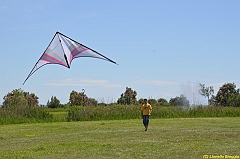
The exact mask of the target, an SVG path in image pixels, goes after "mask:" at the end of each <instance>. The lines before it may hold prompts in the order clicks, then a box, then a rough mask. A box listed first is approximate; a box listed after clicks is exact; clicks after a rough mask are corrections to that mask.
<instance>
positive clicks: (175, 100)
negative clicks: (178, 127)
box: [169, 94, 189, 106]
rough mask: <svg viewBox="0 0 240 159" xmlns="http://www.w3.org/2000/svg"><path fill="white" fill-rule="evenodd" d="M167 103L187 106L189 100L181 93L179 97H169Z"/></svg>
mask: <svg viewBox="0 0 240 159" xmlns="http://www.w3.org/2000/svg"><path fill="white" fill-rule="evenodd" d="M169 104H170V105H171V106H189V100H188V99H187V98H186V97H185V96H184V95H183V94H182V95H180V97H175V98H171V99H170V101H169Z"/></svg>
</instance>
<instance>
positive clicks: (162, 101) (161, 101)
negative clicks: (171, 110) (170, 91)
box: [157, 98, 169, 106]
mask: <svg viewBox="0 0 240 159" xmlns="http://www.w3.org/2000/svg"><path fill="white" fill-rule="evenodd" d="M157 105H159V106H169V103H168V101H167V100H166V99H164V98H159V99H158V100H157Z"/></svg>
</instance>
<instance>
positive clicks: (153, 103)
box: [148, 98, 157, 105]
mask: <svg viewBox="0 0 240 159" xmlns="http://www.w3.org/2000/svg"><path fill="white" fill-rule="evenodd" d="M148 103H149V104H151V105H157V100H156V99H153V98H150V99H148Z"/></svg>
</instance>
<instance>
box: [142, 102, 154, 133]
mask: <svg viewBox="0 0 240 159" xmlns="http://www.w3.org/2000/svg"><path fill="white" fill-rule="evenodd" d="M151 113H152V106H151V105H150V104H149V103H148V101H147V99H144V103H143V105H142V107H141V115H142V119H143V125H144V127H145V131H147V130H148V123H149V119H150V115H151Z"/></svg>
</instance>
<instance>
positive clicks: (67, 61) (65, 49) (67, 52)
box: [23, 32, 117, 85]
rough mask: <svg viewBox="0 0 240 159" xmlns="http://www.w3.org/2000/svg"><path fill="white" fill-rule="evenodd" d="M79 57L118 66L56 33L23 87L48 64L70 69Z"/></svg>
mask: <svg viewBox="0 0 240 159" xmlns="http://www.w3.org/2000/svg"><path fill="white" fill-rule="evenodd" d="M78 57H93V58H99V59H102V60H106V61H109V62H112V63H114V64H117V63H116V62H114V61H113V60H111V59H109V58H107V57H106V56H104V55H102V54H100V53H98V52H97V51H95V50H92V49H90V48H89V47H87V46H84V45H82V44H80V43H78V42H77V41H75V40H73V39H71V38H69V37H67V36H65V35H63V34H62V33H60V32H56V34H55V35H54V37H53V39H52V41H51V42H50V44H49V45H48V47H47V49H46V50H45V51H44V53H43V55H42V56H41V57H40V59H39V60H38V61H37V63H36V64H35V66H34V67H33V69H32V71H31V72H30V73H29V75H28V76H27V78H26V80H25V81H24V82H23V85H24V83H25V82H26V81H27V80H28V78H29V77H30V76H31V75H32V74H33V73H34V72H35V71H37V70H38V69H39V68H41V67H42V66H44V65H46V64H60V65H62V66H65V67H67V68H70V66H71V62H72V60H73V59H75V58H78Z"/></svg>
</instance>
